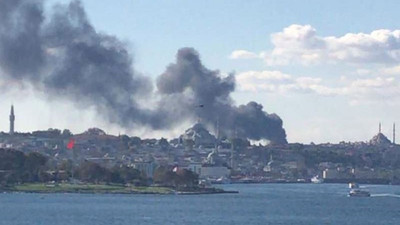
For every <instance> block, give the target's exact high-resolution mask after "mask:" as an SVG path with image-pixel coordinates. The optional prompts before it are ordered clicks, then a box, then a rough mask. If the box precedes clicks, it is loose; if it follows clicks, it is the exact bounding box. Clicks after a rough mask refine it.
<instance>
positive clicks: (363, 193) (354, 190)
mask: <svg viewBox="0 0 400 225" xmlns="http://www.w3.org/2000/svg"><path fill="white" fill-rule="evenodd" d="M349 188H350V192H349V196H350V197H371V194H370V193H369V191H368V190H366V189H361V188H360V185H358V183H356V182H351V183H349Z"/></svg>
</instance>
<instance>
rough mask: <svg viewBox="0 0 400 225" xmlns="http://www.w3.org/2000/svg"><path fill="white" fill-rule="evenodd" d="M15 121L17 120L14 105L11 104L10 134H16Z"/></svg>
mask: <svg viewBox="0 0 400 225" xmlns="http://www.w3.org/2000/svg"><path fill="white" fill-rule="evenodd" d="M14 121H15V115H14V106H13V105H11V113H10V135H13V134H14Z"/></svg>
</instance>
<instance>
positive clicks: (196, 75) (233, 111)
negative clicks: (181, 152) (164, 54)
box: [157, 48, 286, 144]
mask: <svg viewBox="0 0 400 225" xmlns="http://www.w3.org/2000/svg"><path fill="white" fill-rule="evenodd" d="M157 88H158V91H159V92H160V93H161V94H163V95H166V96H169V95H173V96H174V98H175V99H180V100H182V99H184V100H186V101H181V102H175V103H177V105H176V107H177V108H178V107H179V108H182V107H183V108H191V106H192V108H193V101H192V102H191V103H190V101H187V99H193V100H195V103H196V104H201V105H202V104H204V107H201V108H198V109H193V110H192V112H193V113H195V114H196V115H197V116H198V117H199V118H200V119H201V120H202V122H203V123H207V124H216V123H218V124H219V127H220V130H221V131H222V132H223V133H225V134H226V135H234V134H233V133H236V134H237V135H238V136H240V137H247V138H249V139H253V140H260V139H268V140H270V141H271V142H273V143H278V144H282V143H286V133H285V130H284V129H283V128H282V120H281V119H280V118H279V116H277V115H276V114H268V113H266V112H264V111H263V107H262V105H260V104H257V103H255V102H250V103H248V104H247V105H240V106H238V107H237V106H235V105H233V101H232V99H231V97H230V94H231V93H232V92H233V91H234V89H235V79H234V75H232V74H231V75H228V76H227V77H225V78H221V76H220V73H219V71H212V70H209V69H207V68H205V67H204V66H203V65H202V63H201V61H200V58H199V55H198V53H197V52H196V51H195V50H194V49H192V48H183V49H180V50H179V51H178V53H177V56H176V63H174V64H171V65H169V66H168V67H167V70H166V71H165V72H164V73H163V74H161V75H160V76H159V77H158V79H157ZM188 102H189V105H186V104H187V103H188ZM190 104H191V105H190Z"/></svg>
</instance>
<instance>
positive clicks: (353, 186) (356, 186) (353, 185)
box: [349, 182, 360, 188]
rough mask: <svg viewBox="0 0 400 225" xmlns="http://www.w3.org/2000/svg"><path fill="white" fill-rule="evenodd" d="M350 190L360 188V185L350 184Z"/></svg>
mask: <svg viewBox="0 0 400 225" xmlns="http://www.w3.org/2000/svg"><path fill="white" fill-rule="evenodd" d="M349 188H360V185H358V184H357V183H356V182H351V183H349Z"/></svg>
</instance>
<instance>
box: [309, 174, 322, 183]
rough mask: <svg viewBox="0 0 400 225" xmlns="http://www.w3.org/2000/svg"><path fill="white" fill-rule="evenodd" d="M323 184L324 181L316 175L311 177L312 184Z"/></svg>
mask: <svg viewBox="0 0 400 225" xmlns="http://www.w3.org/2000/svg"><path fill="white" fill-rule="evenodd" d="M323 182H324V179H322V178H320V177H319V176H318V175H316V176H313V177H312V178H311V183H314V184H322V183H323Z"/></svg>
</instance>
